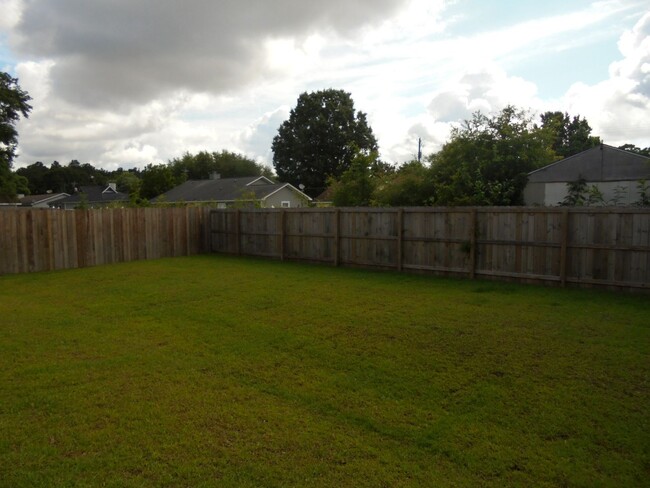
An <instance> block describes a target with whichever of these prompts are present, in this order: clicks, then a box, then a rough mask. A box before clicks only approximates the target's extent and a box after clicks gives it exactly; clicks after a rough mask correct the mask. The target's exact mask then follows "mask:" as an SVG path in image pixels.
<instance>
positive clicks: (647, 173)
mask: <svg viewBox="0 0 650 488" xmlns="http://www.w3.org/2000/svg"><path fill="white" fill-rule="evenodd" d="M641 179H647V180H650V158H646V157H645V156H641V155H639V154H635V153H631V152H629V151H623V150H621V149H617V148H615V147H612V146H608V145H607V144H601V145H600V146H597V147H594V148H591V149H587V150H586V151H583V152H581V153H578V154H575V155H573V156H570V157H568V158H565V159H562V160H560V161H557V162H555V163H553V164H549V165H548V166H544V167H543V168H540V169H538V170H536V171H533V172H531V173H529V174H528V184H527V185H526V188H525V189H524V201H525V203H526V205H544V206H553V205H559V204H560V203H561V202H562V200H564V198H565V197H566V196H567V193H568V190H567V183H574V182H577V181H579V180H584V181H585V183H586V184H587V185H588V186H592V185H595V186H596V187H597V188H598V190H600V192H601V193H602V195H603V199H604V201H606V202H609V201H614V200H617V201H618V203H619V204H621V205H628V204H631V203H634V202H636V201H638V200H639V190H638V188H637V185H638V182H639V180H641Z"/></svg>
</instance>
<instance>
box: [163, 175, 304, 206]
mask: <svg viewBox="0 0 650 488" xmlns="http://www.w3.org/2000/svg"><path fill="white" fill-rule="evenodd" d="M152 201H153V202H154V203H158V202H160V203H185V204H198V205H214V206H215V207H217V208H228V207H231V206H232V205H234V204H236V203H241V204H242V205H246V204H251V205H257V204H259V205H260V206H261V207H264V208H295V207H304V206H306V205H307V203H308V202H309V201H311V198H310V197H309V196H307V195H305V194H304V193H303V192H301V191H300V190H298V189H297V188H296V187H294V186H292V185H290V184H289V183H274V182H273V181H271V180H270V179H268V178H266V177H265V176H248V177H241V178H220V177H219V175H216V174H215V175H212V177H211V178H210V179H208V180H188V181H186V182H185V183H182V184H180V185H178V186H177V187H175V188H172V189H171V190H169V191H168V192H166V193H163V194H162V195H160V196H159V197H157V198H155V199H153V200H152Z"/></svg>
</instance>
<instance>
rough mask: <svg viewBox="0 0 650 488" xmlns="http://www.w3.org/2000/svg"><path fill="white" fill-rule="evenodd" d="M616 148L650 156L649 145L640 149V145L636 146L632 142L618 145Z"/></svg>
mask: <svg viewBox="0 0 650 488" xmlns="http://www.w3.org/2000/svg"><path fill="white" fill-rule="evenodd" d="M618 148H619V149H622V150H623V151H628V152H631V153H634V154H639V155H640V156H645V157H646V158H650V147H646V148H645V149H642V148H640V147H636V146H635V145H634V144H623V145H622V146H618Z"/></svg>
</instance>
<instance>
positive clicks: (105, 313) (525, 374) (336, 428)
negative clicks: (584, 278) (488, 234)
mask: <svg viewBox="0 0 650 488" xmlns="http://www.w3.org/2000/svg"><path fill="white" fill-rule="evenodd" d="M649 329H650V300H649V299H648V297H647V296H646V297H641V296H626V295H618V294H607V293H599V292H588V291H576V290H571V291H566V290H559V289H550V288H538V287H524V286H515V285H504V284H491V283H486V282H470V281H452V280H441V279H434V278H430V277H421V276H413V275H398V274H393V273H373V272H367V271H356V270H345V269H332V268H328V267H322V266H321V267H317V266H305V265H295V264H283V263H279V262H272V261H261V260H243V259H242V260H239V259H234V258H225V257H219V256H203V257H195V258H181V259H168V260H160V261H148V262H139V263H130V264H122V265H116V266H110V267H97V268H89V269H83V270H74V271H65V272H56V273H45V274H32V275H21V276H4V277H0V433H1V434H0V486H12V487H13V486H25V487H28V486H29V487H31V486H479V485H480V486H503V485H511V486H512V485H514V486H642V485H644V484H645V483H647V478H648V474H649V470H650V441H649V436H648V432H649V431H650V422H649V420H650V414H649V413H648V411H649V408H648V406H649V405H650V394H649V385H648V378H649V377H650V361H649V357H648V356H649V351H650V349H649V346H650V334H649Z"/></svg>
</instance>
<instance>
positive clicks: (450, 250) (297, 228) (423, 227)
mask: <svg viewBox="0 0 650 488" xmlns="http://www.w3.org/2000/svg"><path fill="white" fill-rule="evenodd" d="M209 225H210V234H211V250H212V251H213V252H221V253H232V254H238V255H251V256H264V257H272V258H278V259H282V260H285V259H286V260H299V261H309V262H325V263H331V264H332V265H335V266H339V265H347V266H361V267H373V268H381V269H395V270H398V271H402V270H408V271H415V272H428V273H434V274H439V275H448V276H467V277H469V278H475V277H482V278H491V279H504V280H514V281H520V282H527V283H532V282H537V283H539V282H543V283H551V284H557V285H561V286H566V285H568V284H569V285H578V286H589V287H607V288H619V289H620V288H626V289H635V290H645V291H648V290H650V209H633V208H601V209H598V208H570V209H569V208H532V207H531V208H528V207H516V208H515V207H507V208H504V207H476V208H474V207H472V208H469V207H452V208H430V207H426V208H419V207H418V208H399V209H394V208H391V209H385V208H381V209H374V208H354V209H351V208H342V209H237V210H230V209H229V210H212V211H211V214H210V224H209Z"/></svg>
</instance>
